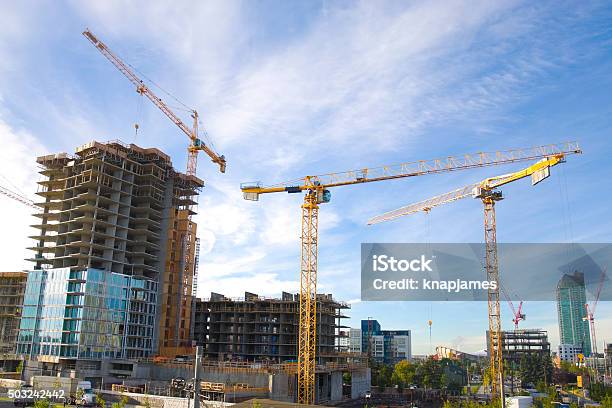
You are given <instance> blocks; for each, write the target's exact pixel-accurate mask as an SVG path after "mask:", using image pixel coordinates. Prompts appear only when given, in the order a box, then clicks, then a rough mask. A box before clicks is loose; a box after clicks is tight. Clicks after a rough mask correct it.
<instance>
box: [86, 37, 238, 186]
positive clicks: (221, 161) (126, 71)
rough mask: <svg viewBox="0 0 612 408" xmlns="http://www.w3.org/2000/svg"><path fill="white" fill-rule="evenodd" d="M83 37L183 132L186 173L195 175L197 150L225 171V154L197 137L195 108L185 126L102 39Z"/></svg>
mask: <svg viewBox="0 0 612 408" xmlns="http://www.w3.org/2000/svg"><path fill="white" fill-rule="evenodd" d="M83 35H84V36H85V38H87V39H88V40H89V41H90V42H91V43H92V44H93V45H94V47H96V48H97V49H98V51H100V53H102V55H104V56H105V57H106V58H107V59H108V60H109V61H110V62H111V63H112V64H113V65H114V66H115V67H116V68H117V69H118V70H119V71H121V73H122V74H123V75H125V76H126V77H127V79H129V80H130V82H132V83H133V84H134V85H135V86H136V92H138V93H139V94H141V95H144V96H146V97H147V98H149V100H150V101H151V102H153V104H154V105H155V106H157V107H158V108H159V110H161V111H162V112H163V113H164V114H165V115H166V116H167V117H168V118H169V119H170V120H171V121H172V122H173V123H174V124H175V125H176V126H178V127H179V129H181V130H182V131H183V133H185V134H186V135H187V136H188V137H189V139H190V140H191V143H190V144H189V147H188V148H187V151H188V159H187V175H189V176H195V175H196V168H197V160H198V152H199V151H204V152H205V153H206V154H207V155H208V157H210V159H211V160H212V161H213V163H216V164H218V165H219V171H220V172H221V173H225V167H226V161H225V156H223V155H219V154H217V153H216V152H215V151H213V150H212V149H211V148H210V147H208V146H207V145H206V143H204V142H203V141H202V140H200V138H199V137H198V118H199V117H198V112H197V111H196V110H195V109H192V110H191V117H192V118H193V128H190V127H189V126H187V125H186V124H185V123H183V121H182V120H181V118H179V117H178V116H177V115H176V114H175V113H174V112H173V111H172V109H170V108H169V107H168V105H166V104H165V103H164V102H163V101H162V99H161V98H159V97H158V96H157V95H155V93H154V92H153V91H152V90H151V89H150V88H149V87H148V86H147V85H146V84H145V83H144V81H143V80H142V79H140V78H139V77H138V76H137V75H136V74H135V73H134V71H132V69H130V67H129V66H128V65H127V64H126V63H125V62H123V61H122V60H121V58H119V57H118V56H117V55H115V54H114V53H113V52H112V51H111V50H110V49H109V48H108V47H107V46H106V44H104V43H103V42H102V41H100V40H99V39H98V38H97V37H96V36H95V35H94V34H93V33H92V32H91V31H89V30H85V31H84V32H83Z"/></svg>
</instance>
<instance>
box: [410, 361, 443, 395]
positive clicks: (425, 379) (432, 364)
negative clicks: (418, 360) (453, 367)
mask: <svg viewBox="0 0 612 408" xmlns="http://www.w3.org/2000/svg"><path fill="white" fill-rule="evenodd" d="M416 376H417V377H418V378H419V380H420V382H421V385H423V386H424V387H425V388H440V380H441V377H442V366H441V363H440V362H438V361H436V360H434V359H433V358H428V359H427V360H425V361H424V362H423V363H422V364H421V365H420V366H419V367H418V368H417V371H416Z"/></svg>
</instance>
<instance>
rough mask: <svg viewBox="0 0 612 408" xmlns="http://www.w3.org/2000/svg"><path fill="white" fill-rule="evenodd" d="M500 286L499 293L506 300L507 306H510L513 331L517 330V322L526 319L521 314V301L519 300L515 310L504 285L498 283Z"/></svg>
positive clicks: (525, 316) (524, 315)
mask: <svg viewBox="0 0 612 408" xmlns="http://www.w3.org/2000/svg"><path fill="white" fill-rule="evenodd" d="M500 286H501V291H502V293H503V295H504V297H505V298H506V302H508V306H510V310H511V311H512V323H514V330H518V328H519V322H520V321H521V320H525V319H526V318H527V315H526V314H525V313H523V301H522V300H521V301H520V302H519V305H518V308H515V307H514V303H512V298H510V295H508V292H507V291H506V289H505V288H504V285H503V284H501V282H500Z"/></svg>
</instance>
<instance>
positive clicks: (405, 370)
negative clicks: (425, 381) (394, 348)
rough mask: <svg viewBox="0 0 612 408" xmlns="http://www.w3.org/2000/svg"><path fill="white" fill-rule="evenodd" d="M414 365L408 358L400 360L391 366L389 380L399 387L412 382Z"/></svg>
mask: <svg viewBox="0 0 612 408" xmlns="http://www.w3.org/2000/svg"><path fill="white" fill-rule="evenodd" d="M415 371H416V367H415V366H414V365H412V364H410V362H409V361H408V360H402V361H400V362H399V363H397V364H396V365H395V367H394V368H393V375H392V377H391V381H392V383H393V384H395V385H398V386H400V387H406V386H408V385H410V384H412V383H413V382H414V375H415Z"/></svg>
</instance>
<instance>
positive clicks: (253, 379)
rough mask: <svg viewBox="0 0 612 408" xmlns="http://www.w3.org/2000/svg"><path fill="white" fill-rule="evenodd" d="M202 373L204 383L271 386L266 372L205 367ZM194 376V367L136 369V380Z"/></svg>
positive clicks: (142, 365)
mask: <svg viewBox="0 0 612 408" xmlns="http://www.w3.org/2000/svg"><path fill="white" fill-rule="evenodd" d="M200 373H201V378H202V381H208V382H218V383H225V384H236V383H245V384H249V385H250V386H251V387H255V388H262V387H269V385H270V384H269V383H270V380H269V376H270V374H268V373H266V372H264V371H255V370H248V369H239V368H234V369H228V368H216V367H203V368H202V370H201V371H200ZM193 375H194V369H193V367H192V366H187V365H186V366H185V367H164V366H161V365H151V364H139V366H138V368H137V369H136V373H135V378H143V379H150V380H153V381H155V380H158V381H159V380H161V381H169V380H171V379H173V378H176V377H182V378H185V379H187V378H193Z"/></svg>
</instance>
